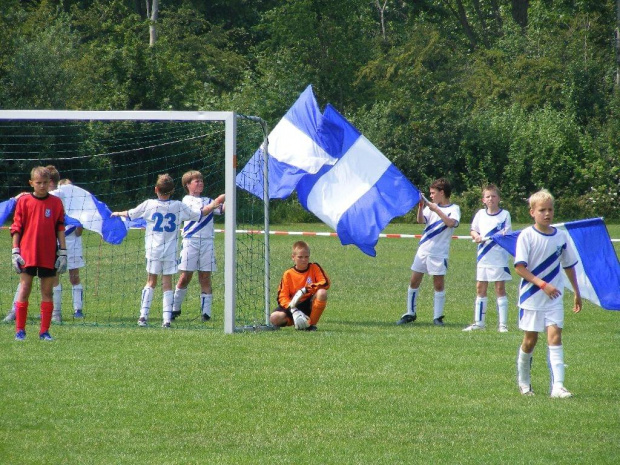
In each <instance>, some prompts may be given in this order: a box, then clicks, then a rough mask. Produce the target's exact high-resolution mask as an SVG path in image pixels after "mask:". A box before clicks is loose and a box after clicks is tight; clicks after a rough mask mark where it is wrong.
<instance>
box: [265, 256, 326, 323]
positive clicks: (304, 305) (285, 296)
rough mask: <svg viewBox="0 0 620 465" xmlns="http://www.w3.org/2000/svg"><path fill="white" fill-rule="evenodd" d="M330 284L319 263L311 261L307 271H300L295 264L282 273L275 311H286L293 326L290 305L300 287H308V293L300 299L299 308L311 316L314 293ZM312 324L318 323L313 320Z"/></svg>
mask: <svg viewBox="0 0 620 465" xmlns="http://www.w3.org/2000/svg"><path fill="white" fill-rule="evenodd" d="M329 286H330V281H329V277H328V276H327V273H325V271H324V270H323V268H321V266H320V265H319V264H318V263H309V264H308V268H307V269H306V270H305V271H299V270H297V269H296V268H295V267H294V266H293V267H291V268H289V269H288V270H286V271H285V272H284V274H283V275H282V279H281V280H280V285H279V286H278V307H277V308H276V309H275V311H280V312H285V313H286V315H287V317H288V319H289V320H290V321H289V326H291V325H292V324H293V317H292V314H291V309H290V308H289V305H290V304H291V300H292V298H293V296H294V295H295V293H296V292H297V291H298V290H299V289H302V288H305V289H306V291H307V293H306V294H305V295H304V296H302V298H301V299H300V300H299V302H298V304H297V309H298V310H301V311H302V312H303V313H304V314H305V315H307V316H308V317H310V316H311V313H312V304H313V300H314V299H313V297H314V295H315V294H316V292H317V291H318V290H319V289H329ZM311 324H316V321H311Z"/></svg>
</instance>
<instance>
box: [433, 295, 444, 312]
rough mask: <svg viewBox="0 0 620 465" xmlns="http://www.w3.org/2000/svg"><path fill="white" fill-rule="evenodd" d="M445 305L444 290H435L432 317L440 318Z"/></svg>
mask: <svg viewBox="0 0 620 465" xmlns="http://www.w3.org/2000/svg"><path fill="white" fill-rule="evenodd" d="M445 305H446V292H445V291H441V292H437V291H435V299H434V301H433V318H435V319H436V318H440V317H442V316H443V308H444V307H445Z"/></svg>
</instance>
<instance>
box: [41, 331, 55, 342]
mask: <svg viewBox="0 0 620 465" xmlns="http://www.w3.org/2000/svg"><path fill="white" fill-rule="evenodd" d="M39 339H41V340H42V341H53V340H54V339H53V338H52V336H50V333H48V332H47V331H45V332H44V333H41V334H39Z"/></svg>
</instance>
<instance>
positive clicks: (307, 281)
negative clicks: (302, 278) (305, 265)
mask: <svg viewBox="0 0 620 465" xmlns="http://www.w3.org/2000/svg"><path fill="white" fill-rule="evenodd" d="M311 284H312V279H310V276H308V277H307V278H306V285H308V286H310V285H311Z"/></svg>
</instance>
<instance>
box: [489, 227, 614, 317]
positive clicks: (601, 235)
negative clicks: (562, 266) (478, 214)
mask: <svg viewBox="0 0 620 465" xmlns="http://www.w3.org/2000/svg"><path fill="white" fill-rule="evenodd" d="M554 226H555V227H556V228H558V229H561V230H564V231H566V232H567V233H568V237H569V238H570V240H571V241H572V242H573V245H574V246H575V250H576V251H577V255H578V256H579V263H578V264H577V266H576V267H575V272H576V275H577V282H578V284H579V290H580V291H581V296H582V297H583V298H584V299H587V300H589V301H590V302H592V303H594V304H596V305H598V306H599V307H603V308H605V309H607V310H620V262H618V257H617V255H616V252H615V250H614V247H613V244H612V243H611V239H610V238H609V233H608V232H607V228H606V227H605V223H604V222H603V220H602V219H601V218H591V219H587V220H580V221H572V222H569V223H561V224H556V225H554ZM519 233H520V231H515V232H513V233H510V234H506V235H503V234H501V233H500V234H495V235H493V236H492V237H491V239H492V240H493V241H495V242H496V243H498V244H499V245H500V246H501V247H503V248H504V249H506V250H507V251H508V252H509V253H510V254H512V255H513V256H514V254H515V250H516V246H517V237H518V236H519ZM567 287H568V288H569V289H571V290H572V288H571V284H570V282H568V280H567Z"/></svg>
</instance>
